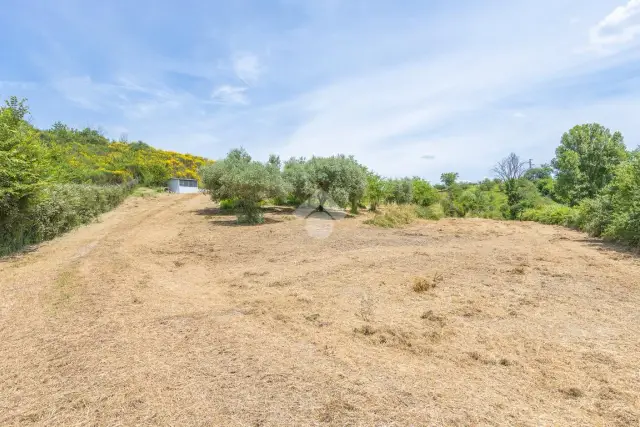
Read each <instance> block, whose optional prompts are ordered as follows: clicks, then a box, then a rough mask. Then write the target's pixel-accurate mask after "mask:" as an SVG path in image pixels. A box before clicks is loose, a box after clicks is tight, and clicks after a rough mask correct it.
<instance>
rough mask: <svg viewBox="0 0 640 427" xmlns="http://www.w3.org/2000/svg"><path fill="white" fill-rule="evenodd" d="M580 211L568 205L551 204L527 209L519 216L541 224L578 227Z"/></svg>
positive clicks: (524, 219)
mask: <svg viewBox="0 0 640 427" xmlns="http://www.w3.org/2000/svg"><path fill="white" fill-rule="evenodd" d="M580 217H581V215H580V211H579V210H578V209H575V208H571V207H569V206H564V205H558V204H551V205H545V206H540V207H538V208H534V209H527V210H525V211H524V212H522V216H521V217H520V219H521V220H523V221H535V222H540V223H542V224H553V225H562V226H565V227H574V228H578V227H579V226H580V221H581V220H580Z"/></svg>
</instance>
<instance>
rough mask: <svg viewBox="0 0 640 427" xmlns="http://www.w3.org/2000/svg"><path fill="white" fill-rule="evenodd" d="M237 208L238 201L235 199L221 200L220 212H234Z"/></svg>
mask: <svg viewBox="0 0 640 427" xmlns="http://www.w3.org/2000/svg"><path fill="white" fill-rule="evenodd" d="M235 207H236V200H234V199H222V200H220V210H223V211H232V210H233V209H235Z"/></svg>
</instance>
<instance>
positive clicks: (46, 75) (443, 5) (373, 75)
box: [0, 0, 640, 181]
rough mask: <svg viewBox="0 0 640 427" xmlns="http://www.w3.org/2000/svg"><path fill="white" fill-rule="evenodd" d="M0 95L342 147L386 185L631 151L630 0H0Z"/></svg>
mask: <svg viewBox="0 0 640 427" xmlns="http://www.w3.org/2000/svg"><path fill="white" fill-rule="evenodd" d="M4 3H5V5H4V7H3V8H2V9H3V14H2V15H0V27H1V28H3V46H2V60H0V96H2V97H7V96H9V95H18V96H20V97H26V98H28V99H29V105H30V106H31V110H32V120H33V122H34V123H35V124H36V125H38V126H40V127H49V126H50V125H51V124H53V123H54V122H55V121H58V120H60V121H62V122H64V123H67V124H69V125H71V126H74V127H85V126H92V127H99V128H101V129H103V131H104V132H105V133H106V135H107V136H109V137H111V138H114V139H118V138H119V137H120V135H121V134H126V135H127V136H128V138H129V139H130V140H139V139H140V140H143V141H145V142H147V143H149V144H151V145H153V146H156V147H159V148H165V149H172V150H177V151H184V152H190V153H193V154H198V155H203V156H207V157H210V158H214V159H215V158H221V157H224V155H225V154H226V152H227V151H228V150H229V149H231V148H234V147H238V146H244V147H245V148H246V149H247V150H248V151H249V152H250V153H251V154H252V155H253V156H254V157H255V158H258V159H265V160H266V158H267V156H268V154H269V153H276V154H279V155H280V156H281V157H282V158H285V159H286V158H288V157H290V156H306V157H310V156H311V155H314V154H315V155H330V154H336V153H346V154H354V155H355V156H356V157H357V158H358V159H359V160H360V161H361V162H362V163H364V164H366V165H368V166H369V167H371V168H372V169H374V170H375V171H377V172H379V173H381V174H383V175H387V176H404V175H419V176H422V177H425V178H427V179H430V180H432V181H437V180H438V179H439V176H440V173H441V172H446V171H457V172H459V173H460V176H461V178H462V179H467V180H476V179H482V178H483V177H485V176H490V175H491V173H490V170H491V167H492V166H493V164H494V163H495V162H496V161H497V160H499V159H500V158H502V157H504V156H505V155H507V154H508V153H509V152H511V151H514V152H516V153H517V154H519V155H520V156H522V157H523V158H527V159H528V158H533V159H534V163H542V162H548V161H549V160H550V159H551V158H552V157H553V153H554V149H555V147H556V146H557V145H558V142H559V140H560V137H561V135H562V133H563V132H564V131H566V130H567V129H569V128H570V127H571V126H573V125H575V124H578V123H585V122H592V121H597V122H600V123H602V124H604V125H605V126H607V127H609V128H611V129H612V130H620V131H622V132H623V134H624V136H625V140H626V143H627V145H628V146H629V147H636V146H637V145H638V144H640V126H638V117H640V49H639V48H640V0H598V1H584V0H518V1H512V2H505V1H502V0H487V1H482V2H480V1H475V0H473V1H472V0H458V1H444V0H434V1H427V0H404V1H388V0H386V1H382V0H307V1H303V0H269V1H267V0H236V1H233V2H222V1H193V0H182V1H180V2H175V1H166V2H156V1H150V0H138V1H129V0H126V1H125V0H111V1H108V2H96V1H69V0H58V1H56V2H41V1H34V0H22V1H17V0H8V1H7V0H5V2H4Z"/></svg>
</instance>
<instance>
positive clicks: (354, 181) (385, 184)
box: [200, 123, 640, 246]
mask: <svg viewBox="0 0 640 427" xmlns="http://www.w3.org/2000/svg"><path fill="white" fill-rule="evenodd" d="M238 159H243V162H244V163H242V162H240V163H239V162H238ZM279 165H280V159H279V158H277V157H276V156H272V157H271V159H270V160H269V162H268V163H267V164H265V165H262V164H260V163H258V162H252V161H251V157H250V156H249V155H248V154H247V153H246V151H244V150H233V151H231V152H230V153H229V156H228V157H227V158H226V159H225V160H224V161H222V162H219V163H215V164H212V165H207V166H205V167H203V168H202V169H201V171H200V173H201V176H202V181H203V183H204V185H205V187H206V188H207V189H208V190H209V192H210V193H211V195H212V197H213V198H214V199H215V200H221V201H222V202H221V203H222V206H225V207H227V208H230V207H233V206H236V207H237V208H238V212H239V220H240V221H245V222H250V223H259V222H261V221H262V220H261V218H262V217H261V215H260V214H259V212H260V208H259V206H260V204H261V203H266V202H267V201H271V202H275V203H285V204H291V205H298V204H300V203H303V202H304V201H305V200H307V199H309V198H310V197H311V196H312V195H313V194H315V193H319V194H321V196H320V198H319V203H320V206H322V204H323V203H324V202H325V201H326V199H331V200H332V201H334V202H335V203H336V204H337V205H338V206H341V207H343V208H349V209H350V210H351V212H352V213H357V212H358V208H366V207H368V209H369V210H370V211H371V212H374V213H375V215H374V216H373V217H372V218H371V219H369V220H368V221H366V222H367V223H369V224H373V225H377V226H381V227H402V226H405V225H407V224H410V223H411V222H413V221H414V220H415V219H417V218H424V219H439V218H442V217H443V216H448V217H479V218H490V219H501V220H526V221H537V222H541V223H544V224H555V225H563V226H567V227H573V228H577V229H580V230H584V231H587V232H588V233H590V234H591V235H593V236H602V237H606V238H608V239H612V240H618V241H621V242H625V243H628V244H631V245H634V246H638V245H639V244H640V154H639V151H638V149H636V150H635V151H628V150H627V149H626V146H625V144H624V139H623V137H622V134H621V133H620V132H615V133H613V134H612V133H611V132H610V131H609V129H607V128H605V127H604V126H602V125H599V124H595V123H594V124H584V125H578V126H575V127H573V128H572V129H570V130H569V131H568V132H566V133H565V134H564V135H563V136H562V138H561V142H560V145H559V146H558V148H557V149H556V157H555V158H554V159H553V160H552V161H551V162H550V163H549V164H543V165H541V166H539V167H530V165H529V163H528V162H524V161H522V160H521V159H520V157H519V156H518V155H517V154H515V153H511V154H509V155H508V156H507V157H505V158H504V159H502V160H500V161H498V162H497V163H496V165H495V166H494V168H493V170H492V171H493V174H494V178H493V179H484V180H483V181H480V182H461V181H460V180H459V174H458V173H457V172H446V173H443V174H442V175H441V182H440V183H438V184H436V185H431V184H430V183H429V182H427V181H425V180H423V179H422V178H419V177H412V178H410V177H406V178H384V177H381V176H380V175H378V174H376V173H375V172H373V171H371V170H369V169H368V168H367V167H366V166H363V165H361V164H359V163H358V162H357V161H356V160H355V159H354V158H353V157H347V156H344V155H337V156H332V157H312V158H311V159H305V158H291V159H289V160H287V161H286V162H284V166H283V167H282V168H280V167H279ZM245 181H246V182H245ZM249 184H251V185H249ZM268 199H270V200H268ZM381 207H382V211H381ZM247 209H249V210H251V212H253V213H251V214H250V213H249V211H248V210H247Z"/></svg>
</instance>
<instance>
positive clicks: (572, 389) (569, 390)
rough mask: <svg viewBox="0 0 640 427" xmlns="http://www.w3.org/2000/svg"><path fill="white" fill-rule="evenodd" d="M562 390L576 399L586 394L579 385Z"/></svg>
mask: <svg viewBox="0 0 640 427" xmlns="http://www.w3.org/2000/svg"><path fill="white" fill-rule="evenodd" d="M560 391H561V392H562V393H564V394H565V395H566V396H567V397H572V398H574V399H578V398H580V397H582V396H584V392H583V391H582V390H580V389H579V388H577V387H569V388H563V389H561V390H560Z"/></svg>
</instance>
